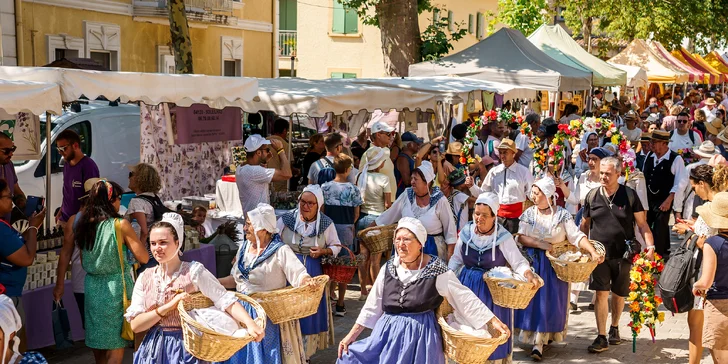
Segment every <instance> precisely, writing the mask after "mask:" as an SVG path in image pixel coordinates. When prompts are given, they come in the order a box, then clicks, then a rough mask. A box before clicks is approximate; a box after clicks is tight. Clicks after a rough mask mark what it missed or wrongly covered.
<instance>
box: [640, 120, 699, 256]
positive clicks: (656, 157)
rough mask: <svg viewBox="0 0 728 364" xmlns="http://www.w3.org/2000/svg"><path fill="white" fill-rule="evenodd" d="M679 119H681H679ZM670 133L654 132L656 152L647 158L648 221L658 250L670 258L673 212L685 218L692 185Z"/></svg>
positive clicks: (676, 215) (653, 146)
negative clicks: (684, 207) (685, 203)
mask: <svg viewBox="0 0 728 364" xmlns="http://www.w3.org/2000/svg"><path fill="white" fill-rule="evenodd" d="M678 120H679V119H678ZM669 142H670V134H669V133H668V132H666V131H662V130H655V131H654V132H653V133H652V143H651V145H652V151H651V152H650V153H649V154H648V155H647V158H646V159H645V165H644V169H643V173H644V175H645V183H646V184H647V200H648V202H649V209H648V211H647V222H648V223H649V224H650V226H651V227H652V233H653V234H654V236H655V246H656V247H657V253H658V254H660V255H662V256H663V257H665V259H666V260H667V259H668V258H669V256H670V226H669V223H670V215H671V214H672V212H673V209H674V211H675V218H678V219H679V218H681V217H682V201H683V198H684V196H683V191H685V186H686V185H687V184H688V178H687V176H688V175H687V171H686V170H685V162H684V161H683V159H682V157H681V156H679V155H678V154H677V153H675V152H674V151H671V150H670V148H668V143H669Z"/></svg>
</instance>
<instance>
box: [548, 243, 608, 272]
mask: <svg viewBox="0 0 728 364" xmlns="http://www.w3.org/2000/svg"><path fill="white" fill-rule="evenodd" d="M589 242H590V243H592V244H593V245H594V249H595V250H596V251H597V253H599V254H601V255H604V254H605V250H604V245H602V243H600V242H598V241H596V240H589ZM578 250H579V248H577V247H575V246H574V245H572V244H569V243H568V242H566V241H564V242H562V243H559V244H555V245H554V247H553V248H552V249H551V250H550V251H547V252H546V257H547V258H549V260H550V261H551V267H553V268H554V271H555V272H556V276H557V277H559V279H560V280H562V281H564V282H569V283H581V282H585V281H586V280H587V279H589V276H590V275H591V273H592V271H594V268H596V267H597V265H598V264H599V262H596V261H591V260H590V261H588V262H585V263H579V262H569V261H566V260H561V259H559V258H557V257H559V256H561V254H564V253H566V252H569V251H570V252H576V251H578ZM581 253H582V254H589V253H588V252H587V251H586V250H585V249H581Z"/></svg>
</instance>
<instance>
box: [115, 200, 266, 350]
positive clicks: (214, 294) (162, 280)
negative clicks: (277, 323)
mask: <svg viewBox="0 0 728 364" xmlns="http://www.w3.org/2000/svg"><path fill="white" fill-rule="evenodd" d="M183 233H184V222H183V220H182V217H181V216H180V215H178V214H175V213H165V214H164V215H163V217H162V221H160V222H157V223H155V224H154V225H153V226H152V227H151V229H150V233H149V234H150V235H149V239H150V247H151V250H152V254H153V255H154V258H155V259H156V260H157V262H159V265H158V266H156V267H154V268H149V269H147V270H145V271H144V272H143V273H142V274H141V275H140V276H139V278H138V279H137V282H136V284H135V285H134V293H133V294H132V298H131V305H129V308H127V310H126V314H125V315H124V316H125V317H126V319H127V320H128V321H129V322H130V323H131V328H132V330H133V331H134V332H135V333H140V332H144V331H147V330H149V331H148V332H147V334H146V336H144V340H143V341H142V343H141V345H140V346H139V349H137V351H136V352H135V353H134V363H135V364H141V363H149V364H152V363H154V364H165V363H174V364H177V363H186V364H194V363H203V362H202V361H200V360H198V359H197V358H195V357H193V356H192V354H190V353H189V352H188V351H187V350H185V348H184V345H183V342H182V323H181V319H180V316H179V312H178V311H177V304H178V303H179V302H180V301H181V300H183V299H185V297H187V295H188V294H190V293H194V292H198V291H199V292H202V294H203V295H205V296H206V297H207V298H209V299H210V300H212V302H213V303H214V304H215V307H217V308H219V309H220V310H224V311H226V312H227V313H228V314H229V315H231V316H232V317H233V318H234V319H235V321H237V322H240V323H242V324H243V325H245V327H246V329H247V330H248V333H249V334H250V335H252V336H253V337H255V340H256V341H260V340H262V339H263V336H264V331H263V329H261V328H260V327H259V326H258V325H257V324H256V323H255V321H253V319H252V318H251V317H250V315H249V314H248V313H247V312H245V309H244V308H243V306H242V305H240V303H238V300H237V298H236V297H235V294H234V293H232V292H228V291H226V290H225V287H223V286H222V285H221V284H220V282H218V280H217V278H215V276H214V275H213V274H212V273H210V271H208V270H207V269H205V267H204V266H203V265H202V264H201V263H198V262H192V263H188V262H183V261H181V260H180V256H181V252H180V248H181V242H182V241H184V235H183Z"/></svg>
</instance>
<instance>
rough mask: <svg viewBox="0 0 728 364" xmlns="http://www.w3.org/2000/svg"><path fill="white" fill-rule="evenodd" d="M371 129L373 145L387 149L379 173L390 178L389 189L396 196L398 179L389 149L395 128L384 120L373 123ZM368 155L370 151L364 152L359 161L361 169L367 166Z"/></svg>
mask: <svg viewBox="0 0 728 364" xmlns="http://www.w3.org/2000/svg"><path fill="white" fill-rule="evenodd" d="M371 129H372V131H371V133H370V135H371V137H370V139H371V141H372V145H374V146H377V147H379V148H384V149H386V150H387V158H385V159H384V166H383V167H382V169H381V170H380V171H379V173H381V174H383V175H385V176H387V178H389V189H390V190H391V193H392V196H396V195H397V179H396V178H395V177H394V163H392V159H391V158H389V152H390V151H391V150H390V149H389V144H391V143H392V132H393V131H394V128H393V127H391V126H389V125H388V124H387V123H385V122H383V121H377V122H375V123H374V124H372V126H371ZM367 155H368V153H364V155H363V156H362V157H361V161H360V162H359V170H360V171H361V170H363V168H367V158H368V156H367Z"/></svg>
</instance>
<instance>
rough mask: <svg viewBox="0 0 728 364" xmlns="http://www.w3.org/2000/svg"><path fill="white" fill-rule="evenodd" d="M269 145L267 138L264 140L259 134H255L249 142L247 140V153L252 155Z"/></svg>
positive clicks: (249, 138) (250, 137)
mask: <svg viewBox="0 0 728 364" xmlns="http://www.w3.org/2000/svg"><path fill="white" fill-rule="evenodd" d="M267 144H270V140H267V139H266V138H263V137H262V136H260V135H258V134H253V135H251V136H249V137H248V139H247V140H245V151H246V152H248V153H252V152H255V151H256V150H258V149H260V147H262V146H264V145H267Z"/></svg>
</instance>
